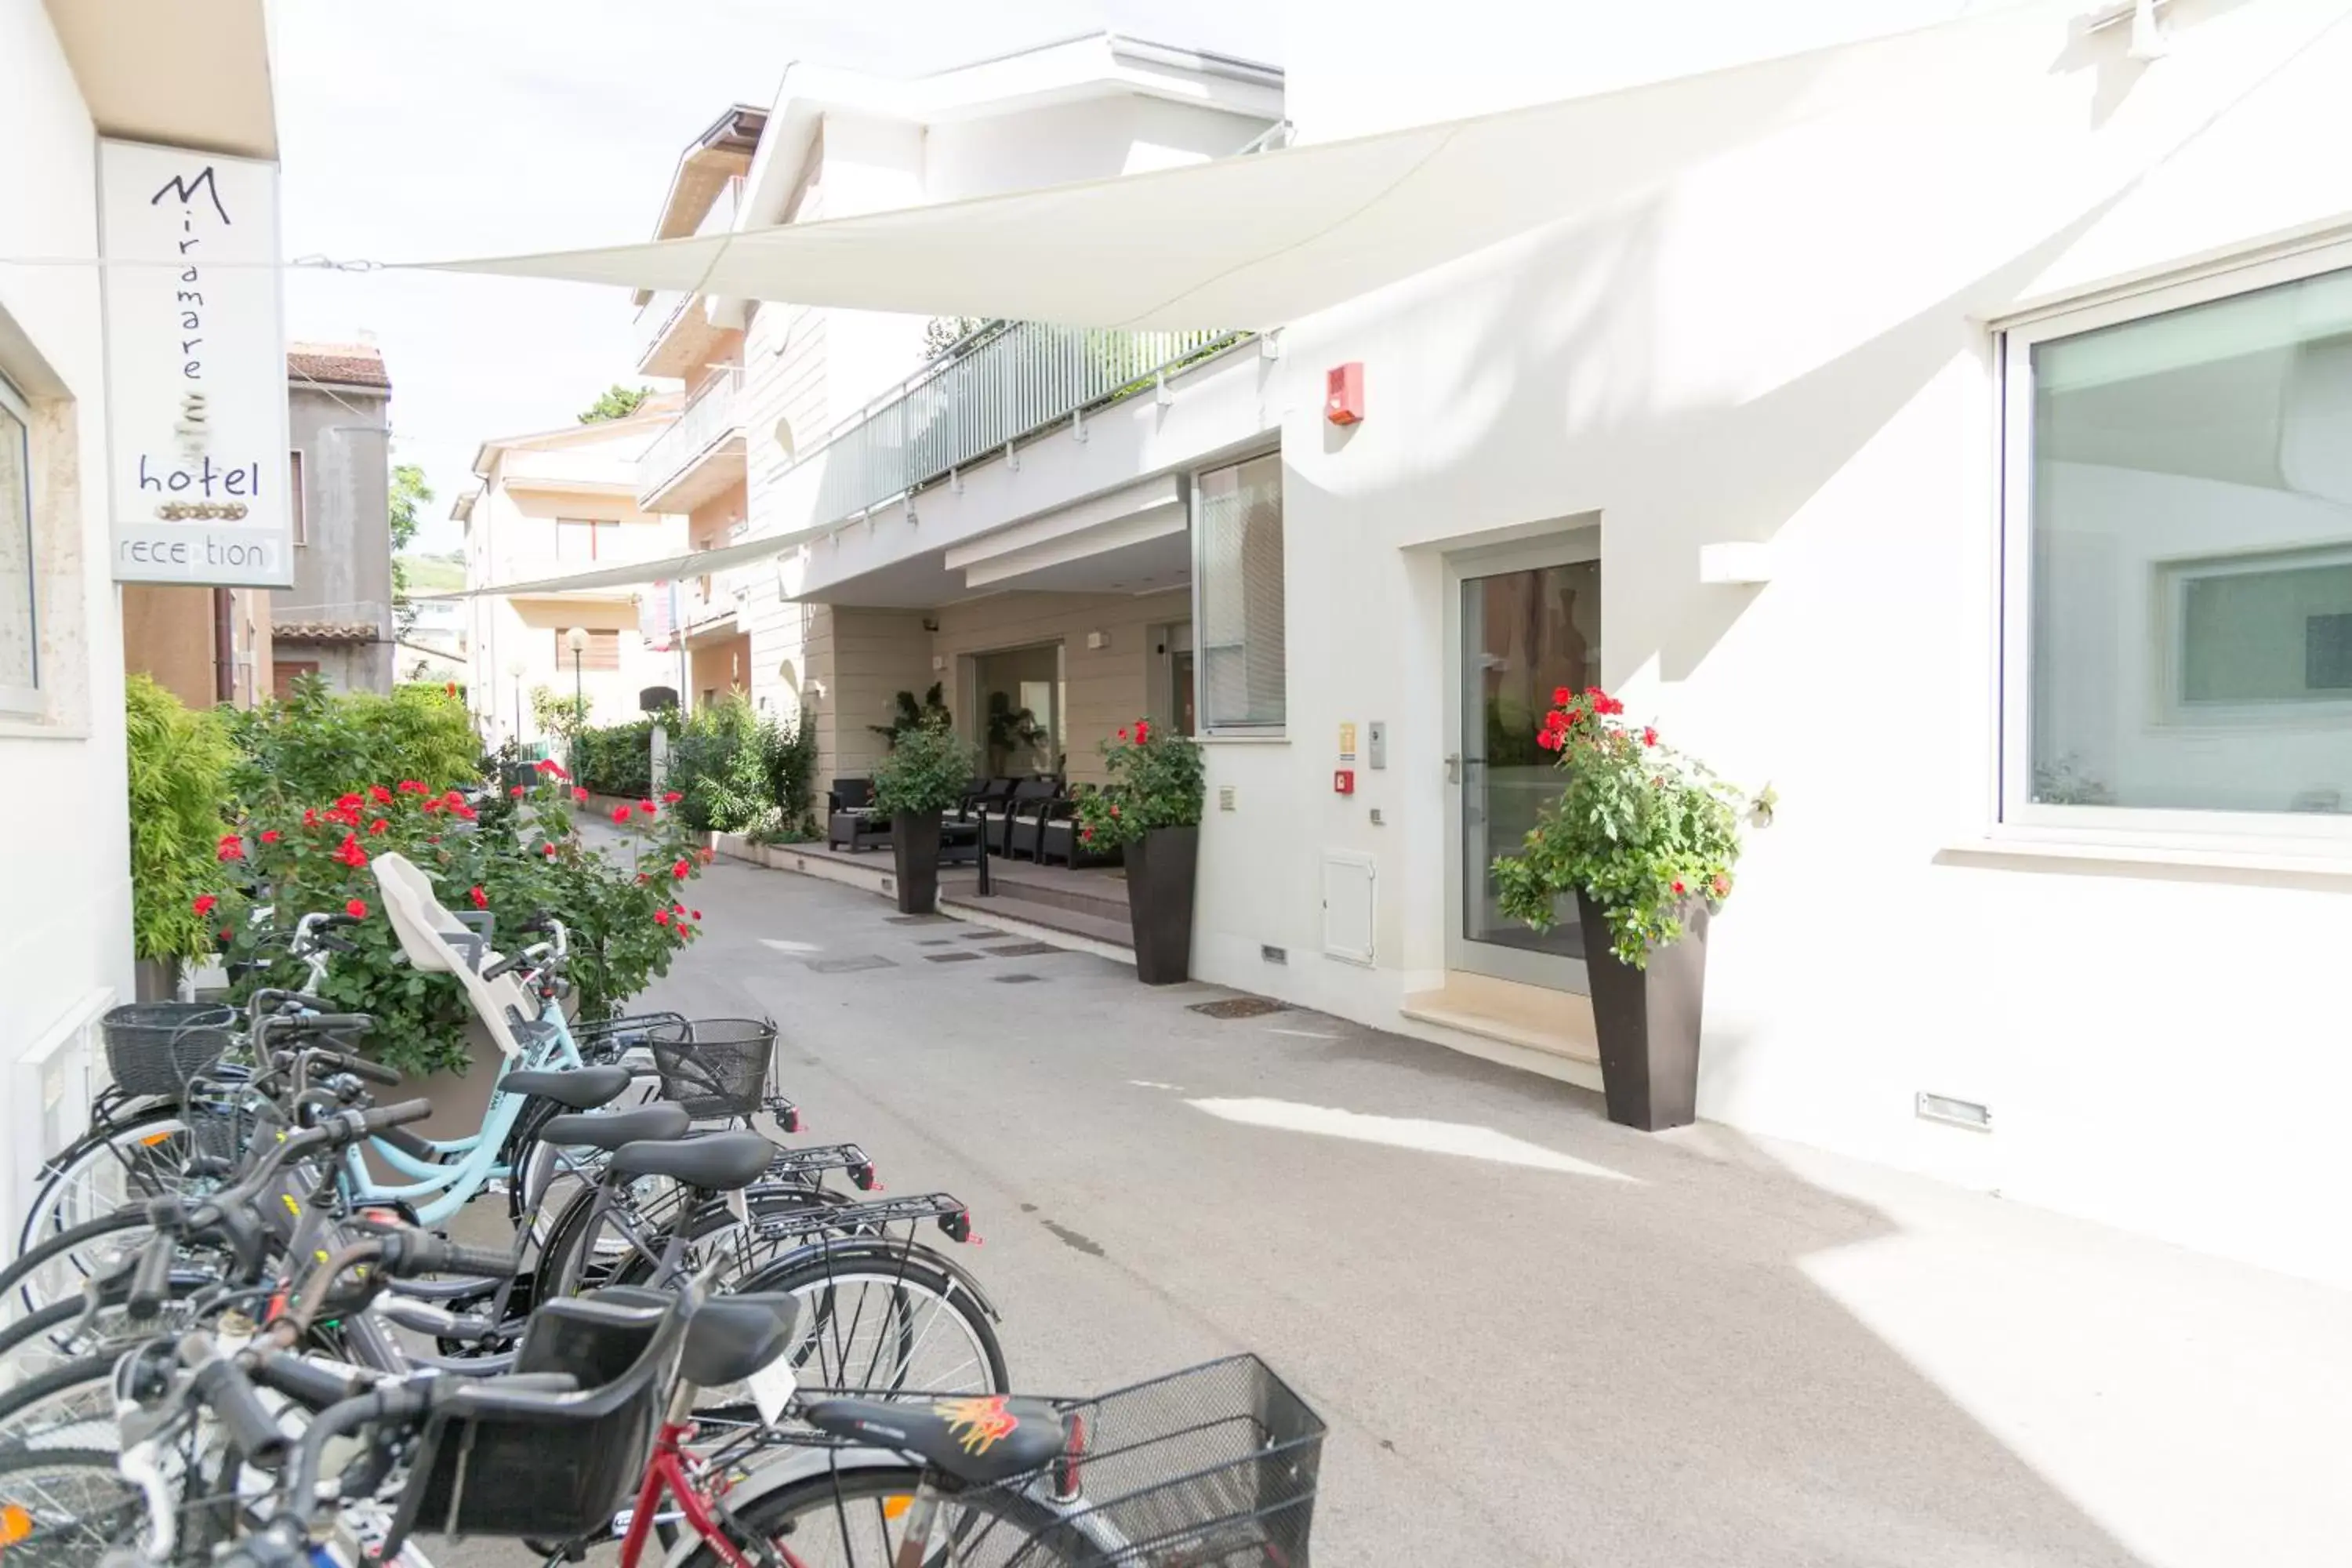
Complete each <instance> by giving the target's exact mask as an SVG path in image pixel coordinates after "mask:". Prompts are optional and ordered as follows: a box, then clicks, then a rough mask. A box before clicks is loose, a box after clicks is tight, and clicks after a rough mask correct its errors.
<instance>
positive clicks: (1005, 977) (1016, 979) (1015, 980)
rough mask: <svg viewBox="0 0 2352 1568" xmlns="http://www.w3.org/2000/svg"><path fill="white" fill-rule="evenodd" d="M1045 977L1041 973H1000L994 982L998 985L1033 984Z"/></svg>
mask: <svg viewBox="0 0 2352 1568" xmlns="http://www.w3.org/2000/svg"><path fill="white" fill-rule="evenodd" d="M1044 979H1045V976H1044V975H1042V974H1000V975H998V976H997V977H996V983H997V984H999V985H1035V984H1039V983H1040V982H1042V981H1043V980H1044Z"/></svg>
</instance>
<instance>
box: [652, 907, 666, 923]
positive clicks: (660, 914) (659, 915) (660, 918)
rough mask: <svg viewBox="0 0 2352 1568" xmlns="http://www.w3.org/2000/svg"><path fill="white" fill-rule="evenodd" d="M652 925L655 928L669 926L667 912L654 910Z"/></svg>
mask: <svg viewBox="0 0 2352 1568" xmlns="http://www.w3.org/2000/svg"><path fill="white" fill-rule="evenodd" d="M654 924H656V925H657V926H666V925H667V924H669V911H668V910H655V911H654Z"/></svg>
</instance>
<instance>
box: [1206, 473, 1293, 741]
mask: <svg viewBox="0 0 2352 1568" xmlns="http://www.w3.org/2000/svg"><path fill="white" fill-rule="evenodd" d="M1192 525H1193V531H1194V539H1193V550H1194V552H1195V558H1196V562H1197V566H1198V571H1199V574H1200V588H1199V593H1200V616H1199V619H1198V622H1197V626H1198V645H1197V648H1196V652H1195V657H1196V658H1197V660H1198V664H1197V668H1196V671H1195V676H1196V679H1197V680H1198V682H1199V700H1200V706H1201V720H1202V724H1203V726H1204V728H1206V729H1207V730H1208V731H1211V732H1215V731H1220V730H1223V731H1278V730H1280V729H1281V728H1282V726H1283V721H1284V719H1285V717H1286V713H1287V674H1286V671H1287V668H1288V667H1287V665H1286V662H1285V658H1284V651H1283V574H1282V458H1281V455H1280V454H1278V453H1268V454H1267V455H1266V456H1265V457H1263V458H1251V459H1250V460H1249V461H1248V462H1246V463H1236V464H1234V466H1233V467H1232V468H1216V469H1213V470H1212V471H1210V472H1208V473H1204V474H1202V476H1201V477H1200V478H1199V479H1197V480H1196V481H1195V482H1194V505H1193V513H1192Z"/></svg>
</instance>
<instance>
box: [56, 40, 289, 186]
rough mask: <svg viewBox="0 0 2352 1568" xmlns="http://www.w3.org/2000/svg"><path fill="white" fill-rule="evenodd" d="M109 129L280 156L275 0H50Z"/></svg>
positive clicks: (103, 128)
mask: <svg viewBox="0 0 2352 1568" xmlns="http://www.w3.org/2000/svg"><path fill="white" fill-rule="evenodd" d="M44 3H45V4H46V5H47V9H48V13H49V25H50V26H52V27H54V28H55V29H56V30H57V35H58V44H59V45H60V46H62V47H63V48H64V49H65V53H66V58H67V60H68V62H70V63H71V65H72V66H73V73H74V80H75V81H76V82H77V83H78V84H79V86H80V88H81V96H82V101H83V102H84V103H85V104H87V105H88V106H89V115H90V119H91V120H93V121H96V122H97V126H98V133H99V134H100V135H101V136H111V137H117V138H120V139H121V140H123V141H126V142H156V143H158V144H160V145H163V146H167V147H193V148H197V149H200V150H202V151H204V152H207V153H226V154H229V155H231V156H233V157H238V158H259V159H263V160H265V161H268V162H271V163H275V162H276V161H277V159H278V115H277V105H276V98H275V95H274V93H273V91H272V89H271V83H270V74H269V18H268V9H267V6H266V5H265V0H44Z"/></svg>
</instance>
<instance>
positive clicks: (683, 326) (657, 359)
mask: <svg viewBox="0 0 2352 1568" xmlns="http://www.w3.org/2000/svg"><path fill="white" fill-rule="evenodd" d="M742 200H743V181H742V179H741V178H740V176H739V177H737V178H735V179H731V180H729V181H728V182H727V184H726V185H725V186H724V187H722V188H721V189H720V191H719V195H718V196H717V198H716V199H715V200H713V201H712V202H711V204H710V210H709V211H708V212H706V213H704V214H703V215H702V221H701V222H700V223H699V224H698V225H696V226H695V230H694V232H695V235H696V237H701V236H705V235H712V234H726V233H730V232H731V231H732V230H733V229H734V227H735V219H736V216H737V214H738V213H739V212H740V210H741V206H742ZM636 325H637V370H638V371H639V373H640V374H645V375H667V376H677V377H680V378H683V377H685V376H688V375H691V374H694V372H695V370H696V368H697V367H698V366H700V365H704V364H708V363H709V362H710V351H711V349H712V347H713V346H714V345H715V344H716V343H717V342H718V341H719V337H720V335H721V333H722V332H723V331H724V330H725V329H723V328H720V327H719V326H716V325H714V324H713V323H712V322H711V320H710V301H709V297H708V296H706V295H701V294H677V293H669V294H656V295H654V296H653V297H652V298H651V299H649V300H646V302H645V304H644V305H643V306H641V307H639V309H638V310H637V321H636Z"/></svg>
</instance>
